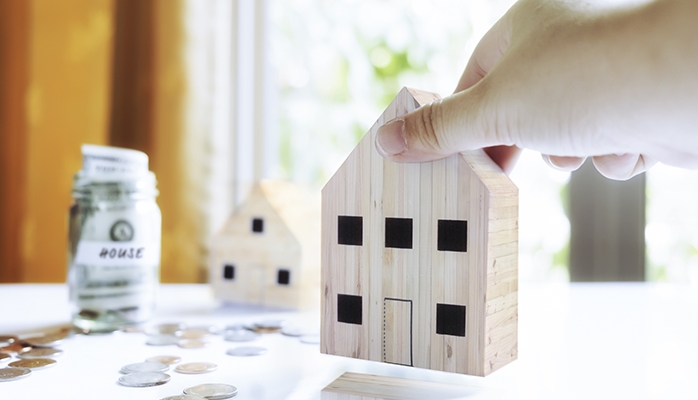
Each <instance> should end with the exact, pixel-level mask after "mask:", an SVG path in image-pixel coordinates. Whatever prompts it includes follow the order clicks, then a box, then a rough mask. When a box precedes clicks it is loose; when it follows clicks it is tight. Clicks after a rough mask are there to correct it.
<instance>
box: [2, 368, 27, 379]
mask: <svg viewBox="0 0 698 400" xmlns="http://www.w3.org/2000/svg"><path fill="white" fill-rule="evenodd" d="M31 373H32V371H31V370H30V369H29V368H0V382H8V381H14V380H17V379H22V378H26V377H28V376H29V375H31Z"/></svg>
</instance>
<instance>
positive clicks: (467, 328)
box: [321, 88, 518, 376]
mask: <svg viewBox="0 0 698 400" xmlns="http://www.w3.org/2000/svg"><path fill="white" fill-rule="evenodd" d="M437 99H439V97H438V96H437V95H435V94H431V93H426V92H421V91H416V90H412V89H407V88H404V89H402V90H401V91H400V92H399V93H398V95H397V97H396V98H395V99H394V100H393V102H392V103H391V104H390V105H389V106H388V108H387V109H386V110H385V112H384V113H383V115H381V117H380V118H379V119H378V121H377V122H376V123H375V124H374V125H373V127H372V128H371V130H370V131H369V132H368V134H366V135H365V136H364V138H363V139H362V140H361V142H360V143H359V144H358V145H357V147H356V148H355V149H354V150H353V151H352V153H351V154H350V155H349V157H348V158H347V160H346V161H345V162H344V164H343V165H342V166H341V167H340V168H339V170H338V171H337V172H336V173H335V175H334V176H333V177H332V178H331V179H330V181H329V182H328V183H327V185H326V186H325V187H324V188H323V190H322V236H321V237H322V261H321V265H322V303H321V307H322V317H321V319H322V325H321V327H322V328H321V351H322V352H323V353H326V354H334V355H340V356H345V357H354V358H360V359H366V360H373V361H380V362H385V363H391V364H399V365H407V366H414V367H419V368H428V369H434V370H441V371H450V372H457V373H463V374H469V375H479V376H485V375H487V374H489V373H491V372H493V371H495V370H497V369H498V368H500V367H502V366H504V365H506V364H508V363H509V362H511V361H513V360H515V359H516V357H517V323H518V307H517V304H518V300H517V290H518V189H517V188H516V186H515V185H514V184H513V183H512V182H511V181H510V180H509V178H508V177H507V176H506V174H504V173H503V172H502V170H501V169H500V168H499V167H498V166H497V165H496V164H495V163H494V162H492V160H491V159H490V158H489V157H488V156H487V155H486V154H485V153H484V152H482V151H469V152H464V153H460V154H455V155H453V156H450V157H448V158H445V159H442V160H438V161H433V162H427V163H405V164H403V163H394V162H391V161H387V160H385V159H383V158H382V157H381V156H380V155H379V154H378V152H377V151H376V150H375V147H374V142H375V136H376V131H377V129H378V127H379V126H381V125H383V124H384V123H385V122H387V121H389V120H391V119H393V118H396V117H399V116H401V115H404V114H406V113H408V112H410V111H413V110H415V109H416V108H418V107H420V106H422V105H425V104H427V103H430V102H432V101H434V100H437Z"/></svg>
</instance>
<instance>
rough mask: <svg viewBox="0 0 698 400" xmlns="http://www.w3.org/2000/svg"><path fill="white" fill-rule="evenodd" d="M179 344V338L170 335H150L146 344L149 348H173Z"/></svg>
mask: <svg viewBox="0 0 698 400" xmlns="http://www.w3.org/2000/svg"><path fill="white" fill-rule="evenodd" d="M177 342H179V338H178V337H177V336H174V335H169V334H157V335H149V336H148V340H147V341H146V342H145V344H147V345H149V346H172V345H175V344H177Z"/></svg>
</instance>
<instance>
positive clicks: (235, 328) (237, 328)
mask: <svg viewBox="0 0 698 400" xmlns="http://www.w3.org/2000/svg"><path fill="white" fill-rule="evenodd" d="M253 328H254V327H251V329H253ZM244 329H247V328H246V327H245V325H243V324H230V325H228V326H226V327H225V329H223V332H228V331H241V330H244Z"/></svg>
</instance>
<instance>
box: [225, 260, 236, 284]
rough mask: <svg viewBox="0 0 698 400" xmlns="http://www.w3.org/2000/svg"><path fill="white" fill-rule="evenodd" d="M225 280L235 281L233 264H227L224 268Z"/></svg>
mask: <svg viewBox="0 0 698 400" xmlns="http://www.w3.org/2000/svg"><path fill="white" fill-rule="evenodd" d="M223 279H225V280H227V281H232V280H234V279H235V266H234V265H232V264H225V266H223Z"/></svg>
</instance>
